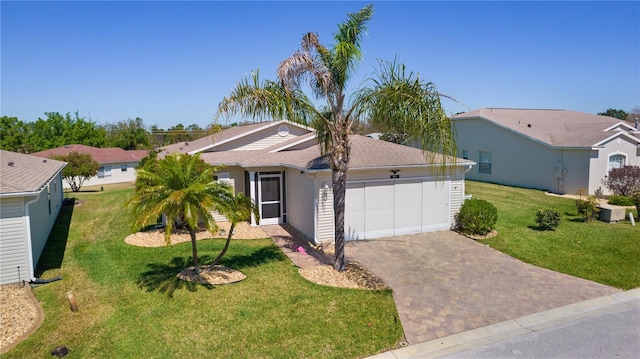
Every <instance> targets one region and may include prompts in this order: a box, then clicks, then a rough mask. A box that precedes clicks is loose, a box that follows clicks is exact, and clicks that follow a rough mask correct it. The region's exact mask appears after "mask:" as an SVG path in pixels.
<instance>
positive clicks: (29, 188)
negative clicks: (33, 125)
mask: <svg viewBox="0 0 640 359" xmlns="http://www.w3.org/2000/svg"><path fill="white" fill-rule="evenodd" d="M66 165H67V164H66V163H65V162H62V161H56V160H51V159H43V158H41V157H36V156H31V155H25V154H22V153H15V152H9V151H4V150H0V194H2V195H8V194H15V193H23V192H34V193H38V192H40V191H41V190H42V189H43V188H44V187H45V186H46V185H47V183H49V181H51V179H52V178H53V177H55V176H56V175H57V174H58V172H60V171H62V169H63V168H64V166H66Z"/></svg>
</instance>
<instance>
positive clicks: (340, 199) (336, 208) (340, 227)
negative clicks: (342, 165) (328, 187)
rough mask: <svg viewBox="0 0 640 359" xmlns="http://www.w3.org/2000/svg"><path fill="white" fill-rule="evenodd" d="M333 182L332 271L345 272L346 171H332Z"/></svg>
mask: <svg viewBox="0 0 640 359" xmlns="http://www.w3.org/2000/svg"><path fill="white" fill-rule="evenodd" d="M331 177H332V182H333V212H334V213H335V229H336V230H335V234H334V235H335V241H336V243H335V247H336V248H335V251H336V257H335V260H334V262H333V269H335V270H337V271H343V270H345V261H344V204H345V197H346V193H347V170H346V169H344V170H343V169H334V170H333V171H332V173H331Z"/></svg>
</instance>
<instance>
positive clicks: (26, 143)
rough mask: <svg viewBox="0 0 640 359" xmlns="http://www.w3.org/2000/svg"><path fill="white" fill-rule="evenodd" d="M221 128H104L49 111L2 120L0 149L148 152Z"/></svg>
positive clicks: (131, 123) (134, 123) (123, 124)
mask: <svg viewBox="0 0 640 359" xmlns="http://www.w3.org/2000/svg"><path fill="white" fill-rule="evenodd" d="M220 128H221V127H220V126H218V125H215V124H211V125H209V126H207V127H206V128H201V127H200V126H198V125H197V124H192V125H189V126H184V125H183V124H181V123H179V124H177V125H175V126H172V127H170V128H168V129H166V130H165V129H162V128H159V127H158V126H157V125H153V126H150V127H147V126H145V124H144V122H143V120H142V119H141V118H139V117H137V118H135V119H128V120H126V121H119V122H114V123H106V124H104V125H100V124H97V123H95V122H93V121H91V120H87V119H86V118H84V117H80V116H79V115H78V112H75V113H74V114H73V115H72V114H71V113H66V114H65V115H62V114H60V113H59V112H45V118H44V119H43V118H38V120H36V121H35V122H24V121H21V120H20V119H18V118H17V117H8V116H2V117H0V148H1V149H3V150H7V151H13V152H19V153H27V154H28V153H33V152H38V151H44V150H47V149H50V148H55V147H60V146H64V145H71V144H79V145H87V146H93V147H99V148H105V147H119V148H122V149H125V150H136V149H138V150H143V149H145V150H146V149H154V148H157V147H160V146H164V145H168V144H172V143H176V142H181V141H192V140H194V139H197V138H200V137H203V136H206V135H208V134H211V133H214V132H216V131H219V130H220Z"/></svg>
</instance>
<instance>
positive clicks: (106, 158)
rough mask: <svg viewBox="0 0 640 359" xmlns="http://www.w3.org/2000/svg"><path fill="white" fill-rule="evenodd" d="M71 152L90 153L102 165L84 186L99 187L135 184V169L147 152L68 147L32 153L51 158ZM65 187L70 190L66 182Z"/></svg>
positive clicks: (82, 146) (81, 146)
mask: <svg viewBox="0 0 640 359" xmlns="http://www.w3.org/2000/svg"><path fill="white" fill-rule="evenodd" d="M70 152H78V153H88V154H90V155H91V157H93V159H94V160H95V161H96V162H98V164H100V168H99V169H98V175H97V176H95V177H91V178H89V179H88V180H86V181H85V182H84V184H83V186H96V185H97V186H99V185H103V184H109V183H120V182H134V181H135V180H136V170H135V167H136V166H137V165H138V162H140V160H141V159H143V158H145V157H146V156H147V155H148V154H149V151H147V150H129V151H127V150H123V149H122V148H117V147H111V148H97V147H92V146H86V145H66V146H63V147H56V148H51V149H48V150H44V151H40V152H35V153H32V155H34V156H39V157H44V158H50V157H51V156H65V155H68V154H69V153H70ZM64 187H65V188H69V187H70V186H69V184H68V183H67V182H66V181H65V182H64Z"/></svg>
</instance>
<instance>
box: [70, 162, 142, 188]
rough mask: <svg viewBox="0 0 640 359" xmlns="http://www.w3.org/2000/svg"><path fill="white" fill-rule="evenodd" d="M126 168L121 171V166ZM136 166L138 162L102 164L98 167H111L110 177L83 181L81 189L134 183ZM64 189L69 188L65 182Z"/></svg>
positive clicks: (96, 177)
mask: <svg viewBox="0 0 640 359" xmlns="http://www.w3.org/2000/svg"><path fill="white" fill-rule="evenodd" d="M123 165H125V166H126V171H123V170H122V166H123ZM137 165H138V162H128V163H102V164H100V167H103V166H111V176H109V177H104V178H98V176H94V177H91V178H89V179H88V180H86V181H84V183H83V184H82V186H83V187H88V186H101V185H105V184H110V183H123V182H135V181H136V169H135V167H136V166H137ZM63 186H64V188H71V187H70V186H69V184H68V183H67V181H64V183H63Z"/></svg>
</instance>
